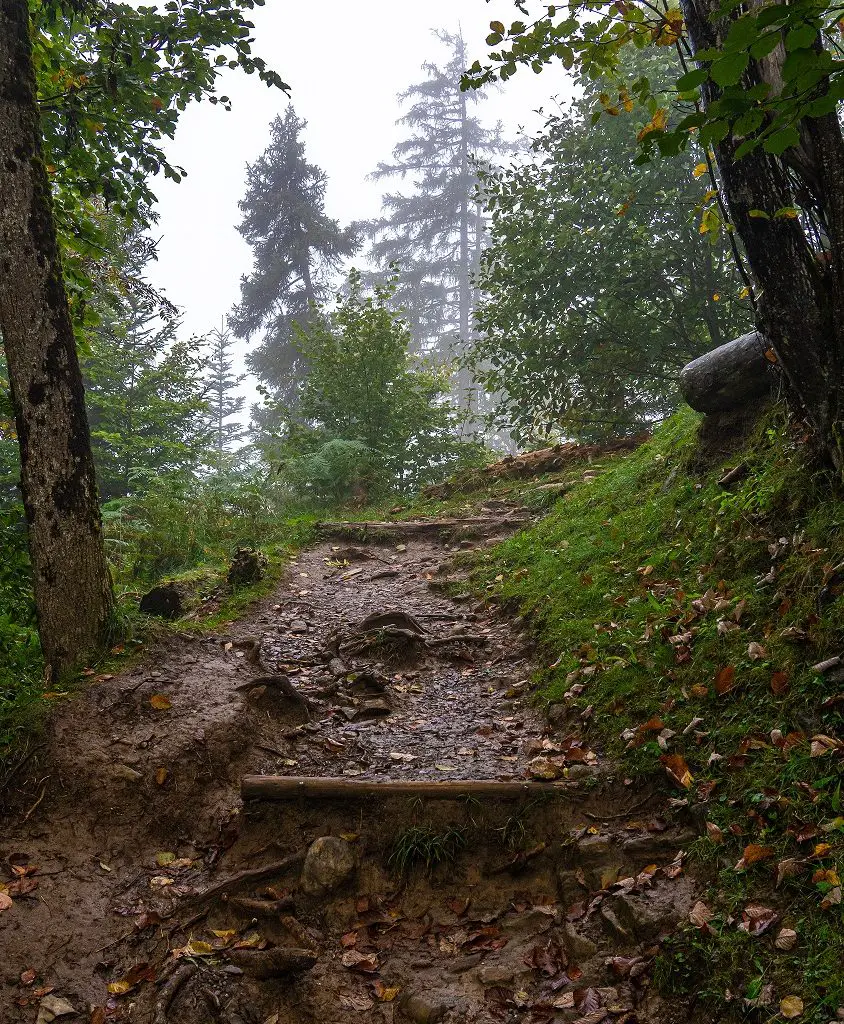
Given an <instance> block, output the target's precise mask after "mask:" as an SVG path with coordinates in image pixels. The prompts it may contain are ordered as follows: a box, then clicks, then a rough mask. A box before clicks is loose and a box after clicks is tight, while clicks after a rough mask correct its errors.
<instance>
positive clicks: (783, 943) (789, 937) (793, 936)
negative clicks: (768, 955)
mask: <svg viewBox="0 0 844 1024" xmlns="http://www.w3.org/2000/svg"><path fill="white" fill-rule="evenodd" d="M796 943H797V932H796V931H795V930H794V929H793V928H780V930H779V932H778V934H777V937H776V938H775V939H774V945H775V946H776V947H777V949H783V950H786V951H788V950H789V949H794V947H795V945H796Z"/></svg>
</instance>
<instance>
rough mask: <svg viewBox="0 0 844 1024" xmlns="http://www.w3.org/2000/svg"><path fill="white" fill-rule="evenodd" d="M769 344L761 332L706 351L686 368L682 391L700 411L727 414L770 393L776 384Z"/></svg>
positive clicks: (684, 368)
mask: <svg viewBox="0 0 844 1024" xmlns="http://www.w3.org/2000/svg"><path fill="white" fill-rule="evenodd" d="M768 350H769V345H768V342H767V341H766V339H765V338H764V336H763V335H761V334H760V333H759V332H758V331H752V332H751V333H750V334H742V336H741V337H740V338H735V339H734V340H733V341H728V342H727V344H726V345H719V346H718V348H715V349H713V350H712V351H711V352H705V353H704V354H703V355H702V356H698V358H697V359H693V360H692V361H691V362H690V363H688V364H687V365H686V366H684V367H683V369H682V371H681V373H680V392H681V393H682V395H683V398H685V400H686V401H687V402H688V403H689V405H690V406H691V407H692V408H693V409H696V410H697V411H698V412H704V413H712V412H728V411H730V410H731V409H738V408H739V407H740V406H742V405H744V404H746V403H747V402H749V401H752V400H753V399H754V398H760V397H761V396H762V395H765V394H768V393H769V392H770V391H771V390H772V389H773V388H774V386H775V385H776V382H777V374H776V370H775V368H774V367H773V366H772V365H771V363H770V361H769V360H768V359H767V358H766V356H765V352H766V351H768Z"/></svg>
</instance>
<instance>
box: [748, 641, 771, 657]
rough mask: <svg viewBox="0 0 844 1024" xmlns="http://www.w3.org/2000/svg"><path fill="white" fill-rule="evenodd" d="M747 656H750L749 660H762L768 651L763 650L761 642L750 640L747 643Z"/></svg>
mask: <svg viewBox="0 0 844 1024" xmlns="http://www.w3.org/2000/svg"><path fill="white" fill-rule="evenodd" d="M747 656H748V658H750V660H751V661H762V660H763V659H764V658H767V657H768V652H767V651H766V650H765V648H764V647H763V646H762V644H760V643H757V642H756V641H755V640H752V641H751V642H750V643H749V644H748V645H747Z"/></svg>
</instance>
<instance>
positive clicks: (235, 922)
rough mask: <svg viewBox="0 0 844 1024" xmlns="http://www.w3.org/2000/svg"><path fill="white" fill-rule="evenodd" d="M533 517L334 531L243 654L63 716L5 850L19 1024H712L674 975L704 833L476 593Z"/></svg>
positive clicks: (166, 666) (179, 640)
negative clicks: (554, 691)
mask: <svg viewBox="0 0 844 1024" xmlns="http://www.w3.org/2000/svg"><path fill="white" fill-rule="evenodd" d="M524 521H525V517H524V514H522V513H520V512H518V511H514V510H509V509H507V508H502V507H501V504H500V503H497V504H496V505H495V506H494V507H490V508H486V509H482V510H481V514H480V515H479V516H477V517H476V518H474V519H472V520H465V521H462V522H461V521H450V520H430V521H422V522H420V523H417V524H413V523H410V524H407V523H404V524H403V523H391V524H369V525H363V524H349V525H346V526H344V525H342V524H333V525H329V526H326V527H323V529H322V531H321V534H322V535H321V538H320V541H319V542H318V543H317V544H316V545H315V546H313V547H311V548H310V549H308V550H306V551H304V552H302V553H301V554H300V555H299V556H298V557H297V558H296V559H295V561H294V562H292V563H291V565H290V568H289V572H288V573H287V576H286V578H285V580H284V581H283V583H282V584H281V585H280V586H279V587H278V588H277V590H276V592H275V593H274V594H272V595H271V596H269V597H268V598H266V599H264V600H262V601H260V602H259V603H257V604H256V605H255V606H254V607H253V608H252V610H251V611H250V612H249V613H248V614H247V615H246V616H245V617H244V618H243V619H242V620H241V621H239V622H237V623H235V624H233V625H232V626H231V627H230V628H229V629H228V630H227V631H226V632H225V634H220V635H214V636H205V637H201V638H200V637H196V636H191V635H178V634H177V635H175V636H171V637H169V638H168V640H167V641H166V642H163V643H160V644H158V645H157V646H156V648H155V649H154V650H150V651H149V652H148V653H147V655H146V656H145V658H144V660H143V661H142V662H141V663H139V664H137V665H136V666H135V667H134V668H132V669H130V670H127V671H126V672H125V673H123V674H121V675H118V676H115V677H101V678H99V679H97V680H95V681H94V682H93V683H92V685H91V686H90V687H89V688H88V689H86V691H85V692H84V693H83V694H81V695H80V696H79V697H78V698H77V699H75V700H73V701H70V702H68V704H67V705H66V706H65V707H64V708H63V709H62V710H60V711H58V712H57V713H56V715H55V716H54V718H53V720H52V723H51V726H50V731H49V736H48V742H47V748H46V751H45V752H44V756H43V757H42V759H41V760H40V762H39V763H38V764H37V768H36V766H35V761H34V759H33V764H32V765H30V766H28V767H27V770H26V771H24V772H22V773H21V775H23V776H29V778H19V780H18V783H19V787H20V790H19V792H18V794H17V797H18V803H17V804H16V806H14V807H13V808H12V809H11V812H10V813H9V814H8V815H7V817H6V820H5V823H4V826H3V830H2V838H0V856H2V862H3V865H2V866H3V873H2V874H0V882H2V883H4V889H0V894H2V895H0V899H3V897H4V896H5V900H4V903H5V904H6V909H4V910H3V911H2V913H0V962H1V963H2V975H0V1020H2V1021H3V1022H4V1024H5V1022H10V1024H11V1022H18V1021H21V1022H36V1021H37V1022H38V1024H50V1022H51V1021H53V1020H59V1021H62V1022H63V1021H68V1022H74V1021H83V1022H86V1024H87V1022H92V1024H103V1022H105V1021H131V1022H137V1024H213V1022H220V1024H306V1022H319V1024H341V1022H342V1024H345V1022H357V1021H361V1022H363V1021H378V1022H381V1021H383V1022H390V1021H396V1022H399V1021H408V1022H416V1024H433V1022H436V1021H443V1022H445V1024H449V1022H454V1024H456V1022H500V1021H505V1022H508V1021H530V1022H540V1024H541V1022H550V1021H560V1022H563V1021H572V1022H573V1021H579V1022H580V1024H599V1022H601V1021H618V1022H634V1021H640V1022H657V1021H658V1022H661V1024H670V1022H672V1021H675V1020H677V1021H679V1020H689V1019H692V1018H690V1015H689V1012H688V1010H687V1009H684V1008H673V1007H672V1006H671V1005H669V1004H666V1003H664V1002H663V1001H662V1000H661V999H660V998H659V997H658V996H657V995H656V992H655V989H654V987H653V985H652V979H651V971H652V967H653V963H654V959H655V956H656V954H657V952H658V948H659V941H660V938H661V937H662V936H664V935H665V934H667V933H668V931H670V930H671V928H672V927H673V926H674V924H675V923H676V922H677V921H678V920H679V919H681V918H682V919H685V918H687V917H688V914H689V908H690V907H691V906H692V904H693V903H694V892H693V882H692V880H691V879H690V878H689V877H688V876H687V875H686V874H685V872H684V870H683V866H682V861H683V853H682V851H683V847H684V845H685V844H688V842H689V841H691V839H693V838H694V833H693V832H692V831H690V830H682V829H679V828H678V827H677V826H674V825H670V824H669V821H670V818H669V817H668V816H667V815H665V813H664V812H665V806H664V805H665V798H664V796H661V795H660V794H659V793H656V792H652V791H651V790H649V789H648V788H647V787H646V786H645V784H644V783H642V784H641V785H639V784H637V782H636V780H630V779H626V780H625V779H623V778H620V777H617V776H616V775H615V774H614V772H613V770H612V766H611V765H607V764H605V763H604V762H603V760H602V758H601V756H600V753H601V752H600V751H592V750H590V749H589V748H588V746H587V745H586V743H585V742H584V741H582V740H581V739H580V738H579V734H578V732H577V728H576V726H577V724H578V723H577V722H567V721H566V719H565V715H564V714H560V715H558V716H557V717H556V718H554V719H553V720H552V721H551V722H549V721H546V720H545V719H544V718H543V717H542V716H541V715H540V714H539V713H538V711H537V710H536V709H535V708H534V707H533V706H532V704H531V699H530V698H531V694H530V682H529V680H530V678H531V673H532V670H533V667H534V666H533V662H532V656H533V655H532V650H531V646H530V644H529V642H527V641H526V640H525V639H524V637H523V636H522V634H521V633H520V631H519V624H518V623H517V622H512V621H507V620H506V619H505V618H503V617H501V616H500V615H497V614H495V613H493V612H491V611H490V610H489V609H487V608H486V607H485V606H484V605H483V604H481V603H477V602H476V601H475V600H474V599H472V598H470V597H469V596H468V595H461V594H459V593H458V594H457V595H456V596H455V597H450V596H448V592H451V591H453V587H450V586H449V584H452V583H454V582H455V581H459V579H460V569H459V567H458V568H456V567H455V562H454V556H455V554H456V553H459V552H461V551H463V550H465V549H469V548H472V547H475V546H479V545H483V544H486V543H490V542H492V541H491V538H495V537H500V536H503V535H505V534H507V533H508V532H512V531H513V530H515V529H517V528H518V527H519V526H521V525H523V523H524ZM457 564H458V566H459V560H458V563H457ZM256 777H257V778H256ZM548 778H552V779H553V778H556V779H557V781H555V782H551V783H549V782H543V781H541V780H542V779H548ZM293 780H295V781H293ZM300 780H301V781H300ZM395 783H405V784H407V783H412V784H413V785H412V786H410V787H409V789H410V791H409V792H408V791H407V787H405V788H404V789H403V788H402V787H401V786H396V785H394V784H395ZM447 783H450V784H451V785H446V784H447ZM491 783H504V784H505V785H504V786H499V787H497V788H495V787H491V786H490V784H491ZM253 796H258V797H259V798H258V799H250V797H253ZM243 797H246V799H243ZM9 903H10V905H9Z"/></svg>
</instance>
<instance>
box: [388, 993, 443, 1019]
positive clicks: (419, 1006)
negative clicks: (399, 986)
mask: <svg viewBox="0 0 844 1024" xmlns="http://www.w3.org/2000/svg"><path fill="white" fill-rule="evenodd" d="M399 1009H400V1010H401V1011H402V1013H403V1014H404V1017H405V1019H406V1020H410V1021H413V1024H437V1021H440V1020H442V1019H443V1017H444V1016H445V1014H446V1010H447V1009H448V1007H447V1006H446V1005H445V1003H440V1002H438V1001H437V1000H436V999H435V998H434V997H433V996H428V995H424V996H415V995H410V994H408V995H406V996H405V997H404V998H403V999H402V1001H401V1003H400V1004H399Z"/></svg>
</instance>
